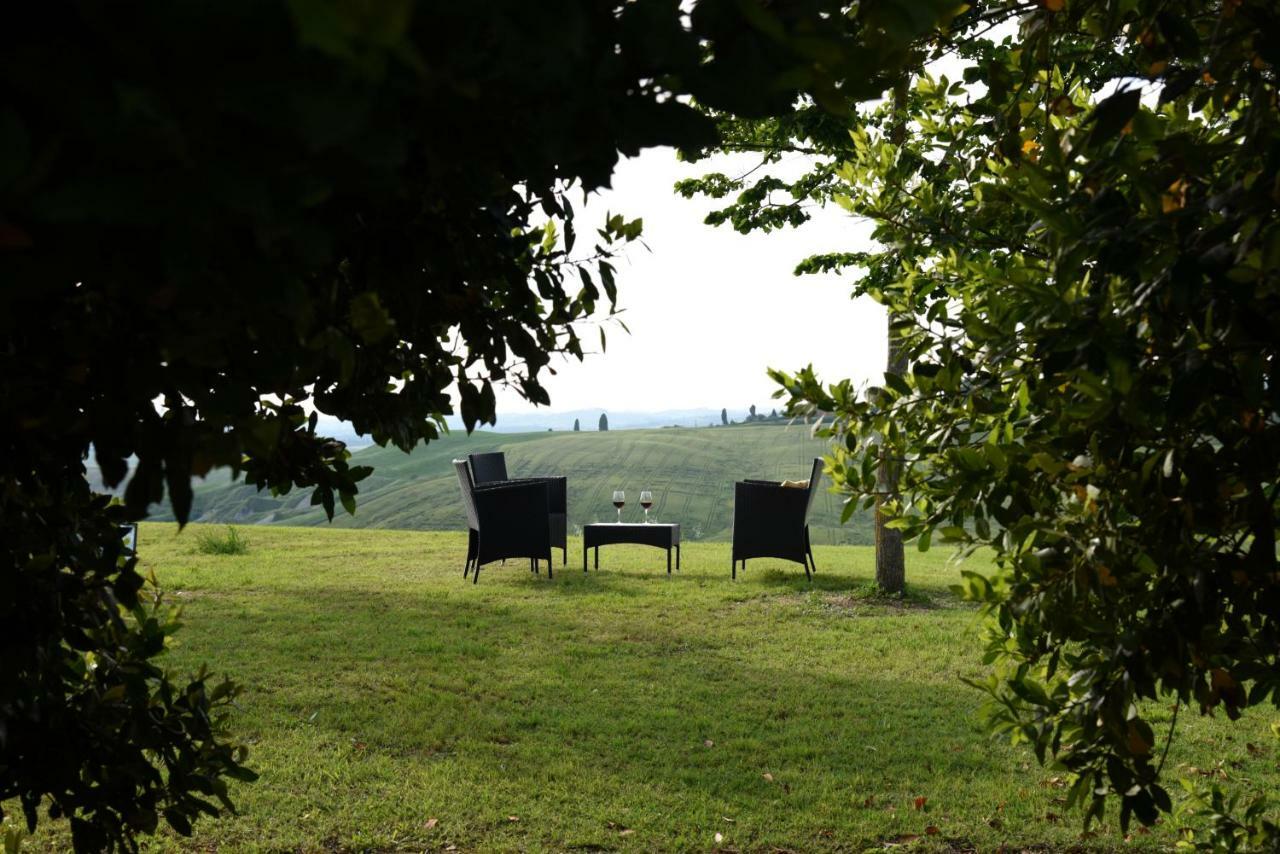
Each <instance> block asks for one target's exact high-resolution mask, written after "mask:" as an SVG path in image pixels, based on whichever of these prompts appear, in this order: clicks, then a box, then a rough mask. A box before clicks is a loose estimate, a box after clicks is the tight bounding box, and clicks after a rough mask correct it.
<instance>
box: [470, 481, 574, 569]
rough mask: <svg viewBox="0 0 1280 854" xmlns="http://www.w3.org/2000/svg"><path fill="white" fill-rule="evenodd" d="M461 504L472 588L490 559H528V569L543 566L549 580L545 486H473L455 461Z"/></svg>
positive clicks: (538, 483)
mask: <svg viewBox="0 0 1280 854" xmlns="http://www.w3.org/2000/svg"><path fill="white" fill-rule="evenodd" d="M453 467H454V469H455V470H456V471H457V473H458V486H459V487H460V488H461V489H462V505H463V507H464V508H465V509H466V513H467V530H468V534H467V563H466V566H465V568H464V569H463V570H462V577H463V578H466V577H467V575H468V574H469V573H472V572H473V570H474V574H473V576H472V579H471V581H472V583H473V584H474V583H475V582H477V581H479V580H480V567H482V566H484V565H485V564H486V563H492V562H493V561H495V560H506V559H507V558H515V557H527V558H529V568H530V569H532V570H533V571H534V572H537V571H538V562H539V561H543V560H545V561H546V562H547V577H548V578H551V577H552V575H551V529H550V527H549V526H548V525H547V515H548V511H547V508H548V507H549V506H550V505H549V502H548V494H549V491H550V490H549V487H548V486H547V484H546V483H542V482H538V481H522V482H517V483H496V484H489V485H476V484H475V483H474V482H473V481H472V479H471V469H470V467H469V466H468V465H467V461H466V460H454V461H453Z"/></svg>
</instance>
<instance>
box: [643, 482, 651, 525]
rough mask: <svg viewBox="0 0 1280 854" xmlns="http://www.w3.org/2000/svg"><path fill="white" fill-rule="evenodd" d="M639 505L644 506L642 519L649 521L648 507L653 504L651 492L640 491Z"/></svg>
mask: <svg viewBox="0 0 1280 854" xmlns="http://www.w3.org/2000/svg"><path fill="white" fill-rule="evenodd" d="M640 506H641V507H643V508H644V520H645V521H646V522H648V521H649V508H650V507H652V506H653V493H652V492H650V491H649V490H647V489H646V490H644V491H643V492H641V493H640Z"/></svg>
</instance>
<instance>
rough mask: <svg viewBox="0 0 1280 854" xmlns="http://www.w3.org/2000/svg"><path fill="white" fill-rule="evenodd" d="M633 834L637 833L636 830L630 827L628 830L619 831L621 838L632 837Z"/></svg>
mask: <svg viewBox="0 0 1280 854" xmlns="http://www.w3.org/2000/svg"><path fill="white" fill-rule="evenodd" d="M633 833H635V830H633V829H632V828H630V827H628V828H627V829H626V830H620V831H618V835H619V836H630V835H631V834H633Z"/></svg>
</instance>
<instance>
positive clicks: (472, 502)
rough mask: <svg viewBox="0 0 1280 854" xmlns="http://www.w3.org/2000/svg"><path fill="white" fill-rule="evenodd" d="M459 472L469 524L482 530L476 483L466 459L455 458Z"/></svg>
mask: <svg viewBox="0 0 1280 854" xmlns="http://www.w3.org/2000/svg"><path fill="white" fill-rule="evenodd" d="M453 468H454V470H455V471H457V473H458V486H459V487H461V489H462V506H463V508H464V509H465V510H466V511H467V525H468V527H470V528H471V530H473V531H478V530H480V514H479V513H477V512H476V497H475V494H474V490H475V485H474V484H473V483H472V482H471V469H470V467H468V465H467V461H466V460H454V461H453Z"/></svg>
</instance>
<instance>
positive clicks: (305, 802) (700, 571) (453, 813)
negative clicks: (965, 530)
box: [33, 524, 1280, 852]
mask: <svg viewBox="0 0 1280 854" xmlns="http://www.w3.org/2000/svg"><path fill="white" fill-rule="evenodd" d="M197 531H198V526H192V527H191V528H188V529H187V530H186V531H185V532H183V533H178V532H177V530H176V528H175V527H174V526H172V525H160V524H151V525H146V526H144V527H143V530H142V535H141V543H142V554H143V556H144V561H143V563H144V569H154V570H155V572H156V574H157V576H158V577H159V578H160V580H161V582H162V584H163V586H164V587H165V588H166V590H167V591H168V594H169V596H170V597H171V598H172V599H173V600H175V601H178V602H182V603H183V604H184V605H185V623H186V625H185V628H184V629H183V630H182V631H181V632H180V633H179V635H178V642H177V644H176V645H175V646H174V648H173V649H172V651H171V654H170V655H169V656H168V658H169V662H168V664H169V666H170V667H172V668H175V669H177V670H178V671H193V670H194V669H195V668H196V667H197V666H198V665H199V664H200V663H201V662H209V663H211V664H212V665H213V667H214V668H215V669H216V670H217V671H219V672H229V673H231V674H233V675H234V676H235V677H236V678H238V679H239V680H241V681H242V682H244V683H245V684H246V685H247V686H248V691H247V693H246V694H245V696H244V697H243V698H242V700H241V702H240V706H241V711H240V712H239V713H238V714H237V715H236V717H235V723H234V725H235V729H236V732H237V735H238V737H239V739H241V740H243V741H247V742H248V743H249V744H250V749H251V754H250V764H251V765H252V766H253V767H254V768H255V769H256V770H258V771H259V772H260V773H261V775H262V779H261V780H260V781H259V782H258V783H255V784H252V785H236V786H235V787H234V790H233V794H234V799H235V800H236V801H237V803H238V806H239V807H240V809H241V811H242V815H241V816H239V817H237V818H227V819H224V820H220V821H203V822H201V823H199V824H198V825H197V828H196V836H195V839H194V840H193V841H189V842H188V841H182V840H180V839H179V838H178V837H176V836H173V835H172V834H162V836H161V837H160V838H159V839H158V840H156V841H155V842H154V843H153V844H154V845H155V846H156V847H158V848H160V849H170V848H184V847H185V848H190V849H193V850H201V851H205V850H231V851H240V850H268V851H285V850H287V851H294V850H298V851H347V850H378V851H382V850H393V851H399V850H424V849H430V850H450V846H456V850H461V851H495V850H497V851H571V850H623V851H677V850H678V851H685V850H688V851H712V850H716V849H720V850H738V851H761V852H766V851H775V850H778V849H784V850H793V851H828V850H830V851H861V850H865V849H880V848H882V847H883V843H884V842H886V841H892V840H899V841H910V837H912V836H919V837H920V839H919V840H917V841H916V843H915V844H916V845H918V846H920V847H921V848H922V849H924V850H933V849H940V850H948V849H961V850H969V849H967V848H966V846H973V847H976V848H977V849H978V850H983V851H986V850H993V849H996V848H998V846H999V845H1000V844H1001V843H1007V844H1009V845H1010V846H1031V845H1041V846H1044V847H1046V848H1048V849H1051V850H1060V849H1072V850H1074V847H1075V846H1083V847H1085V848H1088V849H1090V850H1093V849H1101V850H1111V849H1132V848H1148V847H1169V846H1171V845H1172V843H1173V841H1174V840H1175V834H1174V832H1173V829H1172V828H1169V827H1158V828H1156V829H1155V831H1154V832H1153V833H1151V834H1149V835H1141V836H1139V835H1135V836H1134V837H1133V839H1132V841H1131V842H1130V843H1125V842H1124V841H1123V840H1122V838H1121V836H1120V834H1119V831H1118V830H1117V827H1116V823H1115V821H1114V818H1113V817H1112V818H1110V820H1109V821H1108V822H1107V823H1106V824H1105V826H1104V827H1103V828H1101V830H1100V831H1099V832H1098V833H1097V834H1096V835H1095V836H1094V837H1092V838H1090V839H1087V840H1084V841H1083V842H1082V841H1081V838H1080V828H1079V817H1078V816H1077V815H1074V814H1072V815H1066V814H1064V807H1063V806H1062V796H1063V794H1064V792H1063V790H1062V789H1061V788H1059V787H1058V785H1057V784H1056V782H1055V775H1054V774H1053V773H1052V772H1051V771H1046V770H1044V769H1042V768H1040V767H1039V766H1038V765H1037V764H1036V763H1035V761H1034V759H1033V758H1032V757H1031V755H1030V753H1029V752H1027V751H1025V750H1022V749H1013V748H1010V747H1008V746H1006V745H1005V744H1004V743H1002V742H993V741H992V740H990V739H989V738H988V737H987V736H986V734H985V733H984V731H983V729H982V727H981V723H980V721H979V718H978V709H979V705H980V697H979V695H978V694H977V693H976V692H975V691H973V690H972V689H969V688H967V687H965V686H964V685H962V684H961V682H960V677H962V676H977V675H979V674H980V673H981V672H982V667H981V664H980V662H979V649H980V647H979V642H978V629H979V623H978V617H977V614H976V612H975V611H974V610H973V609H971V608H970V607H968V606H966V605H964V604H962V603H960V602H959V601H957V600H956V599H955V598H954V597H953V596H952V595H951V594H950V593H948V592H947V585H948V584H949V583H951V582H952V581H953V580H954V579H955V577H956V575H957V568H956V567H955V566H954V565H949V564H948V563H947V562H946V560H945V555H944V554H943V553H941V552H939V551H935V552H931V553H929V554H927V555H917V554H915V553H911V554H910V555H909V556H908V567H909V569H908V573H909V579H910V583H911V588H912V597H911V598H910V599H909V600H908V601H907V603H905V604H899V603H887V602H884V601H877V600H875V599H873V598H870V597H869V594H868V590H869V583H870V581H871V577H872V552H871V550H870V549H868V548H861V547H848V546H842V547H836V546H829V547H819V548H817V549H816V556H817V563H818V567H819V574H818V575H817V576H816V578H815V580H814V581H813V582H812V583H811V584H810V583H807V582H806V581H805V579H804V573H803V571H802V570H801V568H800V567H799V565H788V564H784V563H781V562H775V561H763V560H761V561H751V562H750V564H749V569H748V570H747V572H746V573H745V575H744V574H739V580H738V582H737V583H732V582H731V581H730V580H729V557H728V546H727V545H726V544H722V543H717V544H711V543H692V544H688V545H687V546H686V547H685V550H684V568H683V570H682V571H681V572H679V573H678V574H677V575H675V576H673V577H671V578H668V577H667V575H666V573H665V556H664V553H663V552H662V551H660V550H657V549H646V548H643V547H638V546H611V547H606V548H604V549H602V550H601V569H600V571H599V572H593V573H591V574H590V575H584V574H583V572H582V569H581V552H580V549H581V545H580V543H579V542H571V544H570V563H569V566H568V567H567V568H562V567H560V566H557V567H556V575H555V579H554V580H552V581H548V580H547V578H546V577H545V575H543V576H541V577H535V576H533V575H532V574H531V573H530V572H529V570H528V566H527V562H525V563H522V562H520V561H512V562H509V563H508V564H507V566H505V567H501V566H499V565H492V566H490V567H487V568H486V569H485V570H484V571H483V572H482V574H481V578H480V583H479V584H478V585H472V584H471V583H470V582H469V581H465V582H464V581H463V578H462V561H463V555H464V552H465V538H464V537H463V536H459V535H454V534H443V533H416V532H393V531H374V530H324V529H289V528H249V529H242V533H243V534H245V535H246V536H247V538H248V541H249V547H248V551H247V552H246V553H245V554H241V555H205V554H201V553H200V552H199V551H198V550H197V547H196V539H197V537H196V534H197ZM575 546H576V548H577V549H579V551H576V552H575V551H574V548H575ZM1165 719H1166V720H1167V715H1166V716H1165ZM1274 719H1275V716H1274V714H1273V713H1271V714H1268V713H1265V712H1263V711H1261V710H1258V711H1255V712H1254V713H1252V714H1249V715H1246V716H1245V718H1244V719H1243V720H1241V721H1239V722H1237V723H1235V724H1230V723H1228V722H1226V721H1225V719H1222V720H1209V719H1203V718H1196V717H1195V716H1189V715H1184V716H1183V724H1184V726H1182V727H1181V729H1180V739H1179V741H1178V742H1177V743H1176V744H1175V747H1174V750H1173V753H1172V755H1171V757H1170V767H1174V766H1179V767H1181V768H1183V769H1184V770H1187V769H1188V767H1189V766H1195V767H1196V768H1201V769H1213V770H1214V773H1219V772H1220V773H1222V774H1225V775H1226V776H1228V777H1230V778H1231V779H1232V780H1233V781H1234V782H1237V783H1239V782H1241V781H1242V780H1244V781H1248V782H1250V783H1252V785H1254V786H1255V787H1264V786H1265V787H1269V788H1271V789H1273V790H1274V789H1278V788H1280V768H1278V767H1277V757H1276V754H1275V750H1274V741H1275V740H1274V738H1273V737H1271V736H1270V735H1269V733H1268V727H1269V724H1270V723H1271V722H1272V721H1273V720H1274ZM1250 745H1253V746H1254V748H1253V749H1251V748H1250ZM1254 749H1257V750H1260V751H1261V753H1260V755H1254V752H1253V751H1254ZM1175 788H1177V787H1176V786H1175ZM917 799H924V800H922V801H918V800H917ZM917 803H919V804H922V808H917ZM931 828H933V829H936V830H931ZM59 834H60V831H59V830H57V829H56V828H55V829H50V830H45V831H43V832H42V833H41V835H40V837H39V838H38V839H37V840H35V842H36V844H35V845H34V846H33V847H34V848H35V849H37V850H39V849H41V848H50V849H58V848H59V847H60V846H61V845H63V844H65V837H64V836H61V835H59ZM1015 850H1016V849H1015Z"/></svg>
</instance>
